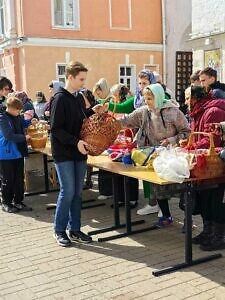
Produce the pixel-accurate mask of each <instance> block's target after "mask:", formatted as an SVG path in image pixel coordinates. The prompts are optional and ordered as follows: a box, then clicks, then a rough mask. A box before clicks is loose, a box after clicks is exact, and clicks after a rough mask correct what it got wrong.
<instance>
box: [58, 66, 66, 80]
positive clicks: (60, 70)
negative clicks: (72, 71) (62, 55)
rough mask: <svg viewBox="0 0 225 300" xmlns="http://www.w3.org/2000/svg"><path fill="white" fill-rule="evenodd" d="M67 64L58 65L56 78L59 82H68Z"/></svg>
mask: <svg viewBox="0 0 225 300" xmlns="http://www.w3.org/2000/svg"><path fill="white" fill-rule="evenodd" d="M65 72H66V64H56V78H57V80H58V81H61V82H64V83H65V82H66V76H65Z"/></svg>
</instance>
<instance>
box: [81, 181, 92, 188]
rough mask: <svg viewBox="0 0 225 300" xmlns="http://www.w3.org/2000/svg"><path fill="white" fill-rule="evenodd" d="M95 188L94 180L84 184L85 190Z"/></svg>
mask: <svg viewBox="0 0 225 300" xmlns="http://www.w3.org/2000/svg"><path fill="white" fill-rule="evenodd" d="M92 188H93V182H92V181H90V182H87V181H86V182H85V184H84V186H83V190H89V189H92Z"/></svg>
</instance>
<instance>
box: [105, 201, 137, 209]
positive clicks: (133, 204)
mask: <svg viewBox="0 0 225 300" xmlns="http://www.w3.org/2000/svg"><path fill="white" fill-rule="evenodd" d="M118 206H119V207H124V206H125V202H122V201H119V202H118ZM137 206H138V202H137V201H130V208H131V209H132V208H135V207H137ZM110 207H111V208H114V204H111V205H110Z"/></svg>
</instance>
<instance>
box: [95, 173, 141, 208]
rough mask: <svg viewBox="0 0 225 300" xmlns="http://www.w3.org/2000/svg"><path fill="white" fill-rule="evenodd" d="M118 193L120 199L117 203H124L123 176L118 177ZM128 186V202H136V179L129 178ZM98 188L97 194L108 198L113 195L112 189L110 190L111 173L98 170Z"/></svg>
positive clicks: (137, 192)
mask: <svg viewBox="0 0 225 300" xmlns="http://www.w3.org/2000/svg"><path fill="white" fill-rule="evenodd" d="M118 176H119V178H120V179H119V180H118V186H117V188H118V190H119V191H118V192H119V195H121V198H120V199H119V201H121V202H124V182H123V176H122V175H118ZM128 184H129V185H130V201H137V200H138V194H139V191H138V179H135V178H130V177H129V179H128ZM98 188H99V194H100V195H105V196H110V195H112V194H113V188H112V173H111V172H107V171H103V170H99V174H98Z"/></svg>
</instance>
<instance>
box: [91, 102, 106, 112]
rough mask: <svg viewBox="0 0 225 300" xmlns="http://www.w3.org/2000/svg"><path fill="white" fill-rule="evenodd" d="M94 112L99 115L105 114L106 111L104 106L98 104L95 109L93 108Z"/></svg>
mask: <svg viewBox="0 0 225 300" xmlns="http://www.w3.org/2000/svg"><path fill="white" fill-rule="evenodd" d="M92 110H93V111H94V112H95V113H97V114H103V113H104V112H105V111H106V110H105V108H104V105H102V104H97V105H95V106H94V107H92Z"/></svg>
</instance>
